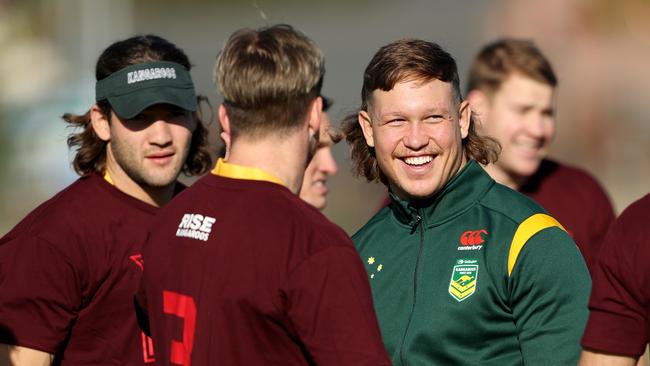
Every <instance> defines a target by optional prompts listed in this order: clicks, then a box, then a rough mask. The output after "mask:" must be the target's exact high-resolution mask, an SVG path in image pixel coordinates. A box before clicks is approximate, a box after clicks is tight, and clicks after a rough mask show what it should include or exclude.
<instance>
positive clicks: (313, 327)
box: [138, 174, 390, 366]
mask: <svg viewBox="0 0 650 366" xmlns="http://www.w3.org/2000/svg"><path fill="white" fill-rule="evenodd" d="M154 227H155V228H156V229H155V230H153V231H152V232H151V234H150V237H149V239H148V240H147V244H146V246H145V249H144V258H145V271H144V276H143V281H142V289H141V291H140V292H139V293H138V302H139V303H140V304H141V306H142V307H144V308H146V312H147V313H148V317H149V324H150V325H151V331H152V333H153V339H154V346H155V349H156V358H157V360H158V361H159V362H161V364H164V365H168V364H177V365H189V362H190V360H191V364H192V366H200V365H312V364H318V365H357V366H362V365H388V364H390V361H389V359H388V356H387V355H386V353H385V351H384V348H383V345H382V342H381V336H380V332H379V327H378V325H377V321H376V319H375V313H374V309H373V305H372V298H371V293H370V287H369V285H368V279H367V274H366V272H365V270H364V268H363V264H362V263H361V260H360V258H359V256H358V254H357V252H356V250H355V249H354V247H353V245H352V242H351V241H350V239H349V238H348V237H347V235H346V234H345V233H344V232H343V231H342V230H341V229H340V228H338V227H337V226H335V225H334V224H332V223H331V222H329V221H328V220H327V219H326V218H325V217H324V216H323V215H322V214H321V213H320V212H319V211H318V210H316V209H315V208H313V207H311V206H310V205H308V204H307V203H305V202H303V201H302V200H300V199H299V198H298V197H297V196H296V195H294V194H292V193H291V192H290V191H289V190H288V189H287V188H285V187H283V186H281V185H279V184H275V183H271V182H266V181H255V180H243V179H232V178H225V177H221V176H216V175H213V174H209V175H208V176H206V177H203V178H201V179H200V180H199V181H197V182H196V183H194V184H193V185H192V186H191V187H190V188H188V189H186V190H185V191H184V192H183V193H181V194H180V195H179V196H178V197H177V198H176V199H175V200H174V201H172V202H171V203H170V204H169V205H167V206H166V207H165V208H164V209H163V210H162V211H161V213H160V215H159V216H158V218H157V219H156V221H155V224H154Z"/></svg>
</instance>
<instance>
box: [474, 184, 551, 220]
mask: <svg viewBox="0 0 650 366" xmlns="http://www.w3.org/2000/svg"><path fill="white" fill-rule="evenodd" d="M479 204H480V205H481V206H482V207H483V208H485V209H486V210H488V211H490V212H492V214H493V215H499V216H503V217H504V218H508V219H509V220H511V221H512V222H513V224H515V225H519V224H520V223H522V222H523V221H524V220H526V219H528V218H529V217H531V216H533V215H535V214H540V213H546V211H545V210H544V209H543V208H542V207H541V206H540V205H539V204H538V203H537V202H535V201H533V200H532V199H531V198H529V197H527V196H526V195H524V194H522V193H519V192H517V191H515V190H513V189H510V188H508V187H506V186H504V185H502V184H499V183H495V184H494V185H492V187H491V188H490V190H488V192H487V193H486V194H485V195H484V196H483V197H481V199H480V200H479Z"/></svg>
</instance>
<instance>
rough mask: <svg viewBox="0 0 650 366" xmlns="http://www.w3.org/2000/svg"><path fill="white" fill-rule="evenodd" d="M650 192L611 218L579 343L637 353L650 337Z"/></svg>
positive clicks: (635, 354)
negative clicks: (610, 225)
mask: <svg viewBox="0 0 650 366" xmlns="http://www.w3.org/2000/svg"><path fill="white" fill-rule="evenodd" d="M649 218H650V194H649V195H646V196H645V197H643V198H642V199H640V200H638V201H636V202H635V203H633V204H631V205H630V206H629V207H628V208H627V209H626V210H625V211H623V213H622V214H621V216H620V217H619V218H618V219H617V220H616V221H615V222H614V224H613V225H612V227H611V229H610V230H609V232H608V233H607V237H606V239H605V241H604V243H603V246H602V249H601V255H600V257H599V260H598V265H597V266H596V267H595V271H594V274H593V285H592V292H591V298H590V300H589V310H590V313H589V322H588V323H587V328H586V330H585V335H584V337H583V338H582V346H583V347H584V348H586V349H589V350H594V351H600V352H603V353H610V354H617V355H625V356H633V357H638V356H640V355H641V354H643V352H644V351H645V346H646V344H647V343H648V341H649V340H650V264H649V263H648V260H649V259H650V225H648V219H649Z"/></svg>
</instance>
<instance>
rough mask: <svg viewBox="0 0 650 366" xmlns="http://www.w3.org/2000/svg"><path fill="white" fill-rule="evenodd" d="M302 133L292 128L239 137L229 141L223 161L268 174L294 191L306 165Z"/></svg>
mask: <svg viewBox="0 0 650 366" xmlns="http://www.w3.org/2000/svg"><path fill="white" fill-rule="evenodd" d="M303 132H304V133H303ZM306 135H307V132H306V130H305V131H303V129H296V130H295V131H294V132H292V133H289V134H282V135H280V134H270V135H266V136H264V137H259V138H255V139H251V138H248V137H246V136H240V137H238V138H237V139H235V140H234V141H232V144H231V147H230V153H229V155H228V160H227V161H228V163H232V164H237V165H243V166H248V167H254V168H258V169H261V170H263V171H265V172H267V173H270V174H272V175H273V176H275V177H277V178H279V179H280V180H282V182H284V184H285V185H286V186H287V188H289V190H291V192H293V193H295V194H298V192H299V191H300V187H301V185H302V178H303V175H304V173H305V167H306V166H307V151H308V149H309V146H308V145H309V144H308V140H307V139H306V138H305V136H306Z"/></svg>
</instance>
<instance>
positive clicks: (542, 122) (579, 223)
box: [467, 39, 615, 269]
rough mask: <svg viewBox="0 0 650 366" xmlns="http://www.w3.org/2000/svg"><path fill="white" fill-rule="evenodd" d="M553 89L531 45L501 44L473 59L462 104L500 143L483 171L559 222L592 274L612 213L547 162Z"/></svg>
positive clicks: (583, 184) (584, 182)
mask: <svg viewBox="0 0 650 366" xmlns="http://www.w3.org/2000/svg"><path fill="white" fill-rule="evenodd" d="M557 85H558V81H557V77H556V75H555V73H554V71H553V68H552V67H551V64H550V62H549V61H548V59H547V58H546V57H545V56H544V55H543V54H542V52H541V51H540V50H539V49H538V48H537V47H536V46H535V44H534V43H533V42H531V41H527V40H522V39H500V40H497V41H494V42H492V43H490V44H488V45H486V46H485V47H484V48H483V49H482V50H481V51H480V52H479V53H478V55H477V56H476V59H475V60H474V63H473V64H472V66H471V69H470V73H469V81H468V88H467V91H468V93H467V99H468V101H469V103H470V108H471V109H472V112H473V113H475V114H476V116H477V122H478V123H477V131H478V132H479V134H481V135H484V136H490V137H492V138H495V139H496V140H497V141H499V143H500V144H501V154H500V155H499V159H498V160H497V161H496V162H494V163H491V164H488V165H486V166H485V170H486V171H487V172H488V173H489V174H490V176H491V177H492V178H493V179H494V180H496V181H497V182H499V183H501V184H504V185H506V186H508V187H510V188H512V189H515V190H518V191H519V192H521V193H523V194H525V195H527V196H528V197H530V198H532V199H534V200H535V201H537V202H538V203H539V204H540V205H542V207H544V208H545V209H546V210H547V211H548V212H549V213H550V214H551V215H553V217H555V218H556V219H558V221H559V222H560V223H561V224H562V225H563V226H564V227H565V228H566V229H567V231H568V232H569V234H571V236H572V237H573V239H574V240H575V242H576V243H577V244H578V247H579V248H580V251H581V253H582V255H583V256H584V258H585V261H586V262H587V266H588V268H590V269H591V268H592V267H593V265H594V264H595V261H596V257H597V255H598V250H599V248H600V243H601V242H602V240H603V238H604V236H605V233H606V232H607V229H608V228H609V225H610V224H611V222H612V221H613V219H614V217H615V214H614V209H613V207H612V204H611V202H610V199H609V197H608V195H607V193H605V191H604V189H603V188H602V186H601V185H600V183H598V181H597V180H596V179H595V178H594V177H593V176H592V175H591V174H589V173H587V172H586V171H584V170H582V169H579V168H576V167H573V166H570V165H567V164H564V163H560V162H557V161H555V160H552V159H550V158H548V153H549V146H550V144H551V142H552V141H553V138H554V135H555V114H556V110H555V106H556V96H557Z"/></svg>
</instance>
